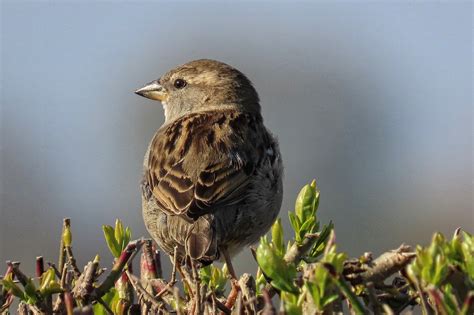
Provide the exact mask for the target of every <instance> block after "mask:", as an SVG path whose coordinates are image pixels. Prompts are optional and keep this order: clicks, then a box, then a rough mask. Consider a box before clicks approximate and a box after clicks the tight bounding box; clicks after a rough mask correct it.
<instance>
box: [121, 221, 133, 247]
mask: <svg viewBox="0 0 474 315" xmlns="http://www.w3.org/2000/svg"><path fill="white" fill-rule="evenodd" d="M131 238H132V230H131V229H130V228H129V227H128V226H127V228H126V229H125V234H124V237H123V243H122V250H124V249H125V247H127V245H128V243H129V242H130V239H131Z"/></svg>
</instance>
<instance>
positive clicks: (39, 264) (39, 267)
mask: <svg viewBox="0 0 474 315" xmlns="http://www.w3.org/2000/svg"><path fill="white" fill-rule="evenodd" d="M35 273H36V277H38V278H39V277H41V275H42V274H43V273H44V262H43V256H38V257H36V268H35Z"/></svg>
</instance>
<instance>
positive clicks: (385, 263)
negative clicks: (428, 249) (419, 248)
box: [343, 244, 416, 285]
mask: <svg viewBox="0 0 474 315" xmlns="http://www.w3.org/2000/svg"><path fill="white" fill-rule="evenodd" d="M415 256H416V254H415V253H413V252H412V251H411V248H410V246H407V245H404V244H402V245H400V247H399V248H397V249H395V250H390V251H388V252H385V253H383V254H382V255H380V256H379V257H377V258H376V259H374V260H373V261H370V262H368V264H363V263H361V262H359V261H358V260H352V261H347V262H346V263H345V265H344V271H343V274H344V276H345V278H346V279H347V280H349V281H350V282H351V283H352V285H357V284H361V283H364V282H373V283H374V284H377V283H380V282H382V281H383V280H385V279H386V278H388V277H389V276H391V275H392V274H394V273H396V272H398V271H400V270H402V269H403V268H404V267H405V266H406V265H407V264H408V263H410V261H411V260H412V259H413V258H414V257H415Z"/></svg>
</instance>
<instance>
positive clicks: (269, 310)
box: [262, 289, 277, 315]
mask: <svg viewBox="0 0 474 315" xmlns="http://www.w3.org/2000/svg"><path fill="white" fill-rule="evenodd" d="M262 294H263V301H264V303H265V304H264V306H263V310H262V315H276V313H277V312H276V309H275V307H274V306H273V304H272V298H271V296H270V294H268V292H267V290H265V289H264V290H263V291H262Z"/></svg>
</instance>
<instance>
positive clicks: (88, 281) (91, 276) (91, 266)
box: [72, 257, 99, 304]
mask: <svg viewBox="0 0 474 315" xmlns="http://www.w3.org/2000/svg"><path fill="white" fill-rule="evenodd" d="M98 266H99V261H98V259H97V257H96V258H95V259H94V260H93V261H89V262H88V263H87V265H86V267H85V268H84V272H83V273H82V274H81V276H80V277H79V278H78V279H77V281H76V285H75V286H74V288H73V289H72V295H73V296H74V298H75V299H78V300H80V301H82V302H84V304H87V303H88V302H89V300H90V297H91V294H92V292H93V290H94V286H93V284H94V281H95V275H96V271H97V268H98Z"/></svg>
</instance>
